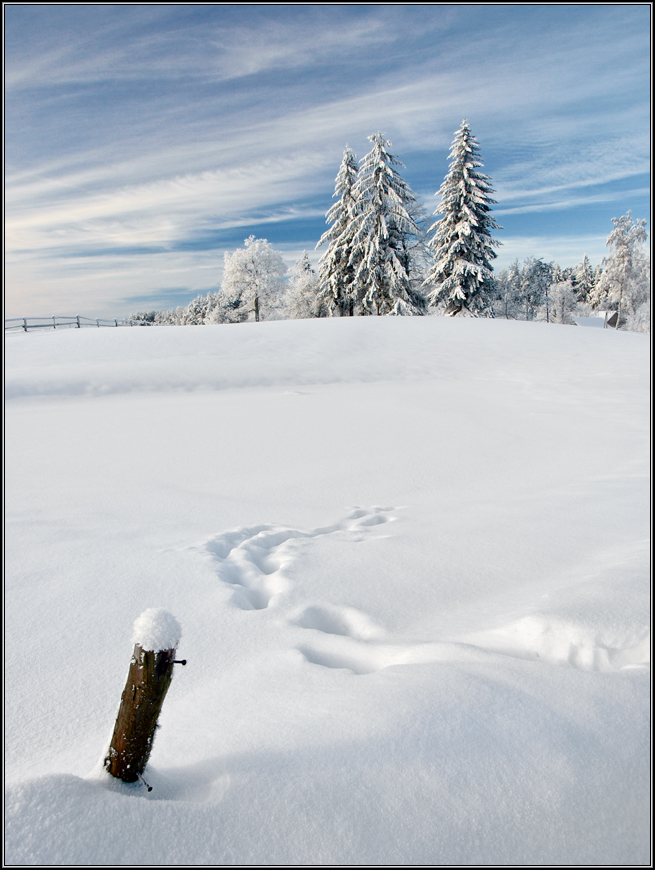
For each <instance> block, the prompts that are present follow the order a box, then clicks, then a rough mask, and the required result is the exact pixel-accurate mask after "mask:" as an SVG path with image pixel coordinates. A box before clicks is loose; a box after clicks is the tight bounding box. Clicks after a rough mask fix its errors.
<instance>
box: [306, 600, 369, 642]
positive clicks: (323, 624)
mask: <svg viewBox="0 0 655 870" xmlns="http://www.w3.org/2000/svg"><path fill="white" fill-rule="evenodd" d="M293 622H294V624H295V625H299V626H301V628H310V629H314V630H316V631H321V632H323V633H324V634H337V635H341V636H344V637H352V638H355V639H356V640H375V639H377V638H381V637H383V636H384V632H383V631H382V629H381V628H380V627H379V626H378V625H376V624H375V623H374V622H373V620H372V619H371V618H370V617H369V616H367V615H366V614H365V613H362V612H361V611H360V610H355V608H354V607H335V606H333V605H324V604H313V605H310V606H309V607H305V609H304V610H303V611H302V613H301V614H300V615H299V616H298V617H297V618H296V619H294V620H293Z"/></svg>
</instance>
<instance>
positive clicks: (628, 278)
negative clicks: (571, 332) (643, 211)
mask: <svg viewBox="0 0 655 870" xmlns="http://www.w3.org/2000/svg"><path fill="white" fill-rule="evenodd" d="M612 223H613V224H614V229H613V230H612V232H611V233H610V234H609V236H608V237H607V247H608V248H609V249H610V255H609V257H606V258H605V259H604V260H603V272H602V274H601V276H600V279H599V281H598V283H597V285H596V287H595V289H594V293H593V296H592V299H591V302H592V304H593V305H594V307H596V308H598V307H602V308H610V309H612V310H615V311H616V312H617V320H616V328H617V329H618V328H619V326H620V325H621V317H622V315H623V314H624V313H626V311H627V313H628V314H629V315H633V314H634V313H635V311H636V310H637V308H639V307H640V306H641V305H642V304H643V303H644V302H646V301H647V300H648V299H649V295H650V263H649V260H648V257H647V256H646V254H645V252H644V250H643V243H644V242H645V241H646V239H647V238H648V233H647V232H646V220H645V219H642V220H637V221H633V220H632V212H631V211H629V212H628V213H627V214H626V215H623V217H620V218H612Z"/></svg>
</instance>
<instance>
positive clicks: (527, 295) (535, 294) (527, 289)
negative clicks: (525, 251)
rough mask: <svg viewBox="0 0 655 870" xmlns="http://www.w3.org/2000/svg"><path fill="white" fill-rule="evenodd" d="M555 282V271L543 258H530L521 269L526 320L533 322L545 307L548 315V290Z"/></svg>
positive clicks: (522, 296) (522, 297)
mask: <svg viewBox="0 0 655 870" xmlns="http://www.w3.org/2000/svg"><path fill="white" fill-rule="evenodd" d="M552 280H553V271H552V266H551V264H550V263H544V261H543V260H542V259H541V257H539V258H537V257H528V259H527V260H525V262H524V263H523V268H522V269H521V290H520V293H521V305H522V308H523V311H524V314H525V319H526V320H533V319H534V318H535V317H536V315H537V312H538V311H539V310H540V309H541V308H542V307H543V311H544V315H545V317H546V319H548V317H549V314H546V311H547V309H546V305H544V303H545V302H546V303H547V299H548V296H547V294H548V288H549V287H550V285H551V283H552Z"/></svg>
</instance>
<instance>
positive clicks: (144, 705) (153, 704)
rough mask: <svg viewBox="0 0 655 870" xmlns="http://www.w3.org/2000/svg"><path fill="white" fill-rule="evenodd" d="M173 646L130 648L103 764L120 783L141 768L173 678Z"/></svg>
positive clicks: (130, 777)
mask: <svg viewBox="0 0 655 870" xmlns="http://www.w3.org/2000/svg"><path fill="white" fill-rule="evenodd" d="M174 659H175V650H174V649H164V650H160V651H159V652H152V651H149V650H144V649H142V648H141V647H140V646H139V644H136V645H135V647H134V653H133V654H132V661H131V662H130V670H129V672H128V675H127V682H126V683H125V689H124V690H123V694H122V696H121V705H120V709H119V711H118V717H117V718H116V725H115V726H114V733H113V736H112V738H111V744H110V747H109V752H108V753H107V757H106V758H105V767H106V769H107V770H108V771H109V773H111V775H112V776H115V777H116V778H117V779H122V780H123V782H136V781H137V779H138V778H139V775H140V774H142V773H143V771H144V770H145V766H146V764H147V763H148V759H149V758H150V752H151V751H152V744H153V740H154V738H155V729H156V728H157V719H158V718H159V714H160V712H161V708H162V704H163V703H164V698H165V697H166V692H167V691H168V687H169V686H170V684H171V679H172V678H173V660H174Z"/></svg>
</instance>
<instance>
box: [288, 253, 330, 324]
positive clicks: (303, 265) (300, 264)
mask: <svg viewBox="0 0 655 870" xmlns="http://www.w3.org/2000/svg"><path fill="white" fill-rule="evenodd" d="M318 292H319V285H318V277H317V275H316V272H315V271H314V270H313V268H312V264H311V262H310V261H309V254H308V253H307V251H303V254H302V257H301V258H300V259H299V260H298V261H297V262H296V264H295V265H294V267H293V271H292V274H291V287H290V289H289V293H288V306H287V311H288V315H289V317H291V318H292V319H293V320H302V319H305V318H308V317H320V315H321V308H322V305H321V301H320V300H319V299H318Z"/></svg>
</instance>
